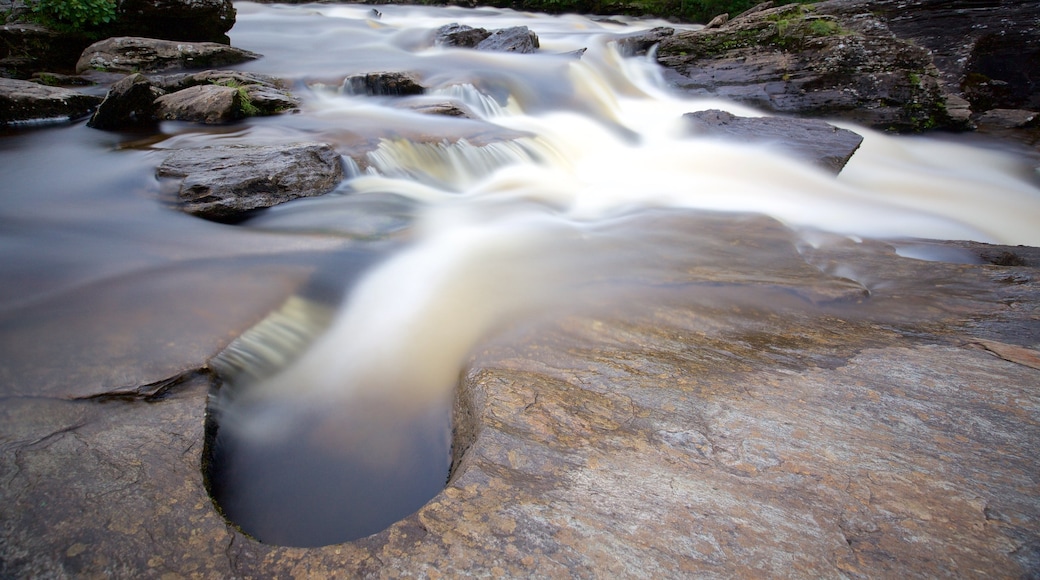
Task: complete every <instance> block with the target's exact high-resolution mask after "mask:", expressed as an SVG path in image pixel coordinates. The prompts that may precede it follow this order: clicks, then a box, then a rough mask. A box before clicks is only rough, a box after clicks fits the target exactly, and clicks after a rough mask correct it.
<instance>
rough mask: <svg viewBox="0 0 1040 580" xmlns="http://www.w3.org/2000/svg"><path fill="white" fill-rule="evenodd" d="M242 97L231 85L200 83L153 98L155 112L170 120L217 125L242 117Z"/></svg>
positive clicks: (158, 115)
mask: <svg viewBox="0 0 1040 580" xmlns="http://www.w3.org/2000/svg"><path fill="white" fill-rule="evenodd" d="M243 102H244V99H243V98H242V95H241V94H240V93H239V92H238V89H236V88H234V87H224V86H220V85H199V86H196V87H191V88H187V89H184V90H181V91H177V92H176V93H170V94H167V95H163V96H161V97H159V98H158V99H156V100H155V110H156V116H157V117H158V118H159V119H163V120H167V121H173V120H179V121H192V122H195V123H205V124H208V125H217V124H221V123H227V122H230V121H233V120H235V119H241V118H242V117H245V113H244V112H243V110H242V106H243Z"/></svg>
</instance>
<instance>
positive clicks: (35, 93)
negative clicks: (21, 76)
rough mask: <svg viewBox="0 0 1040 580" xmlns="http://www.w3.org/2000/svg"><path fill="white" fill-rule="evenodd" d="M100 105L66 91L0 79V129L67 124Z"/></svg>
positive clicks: (27, 82)
mask: <svg viewBox="0 0 1040 580" xmlns="http://www.w3.org/2000/svg"><path fill="white" fill-rule="evenodd" d="M100 102H101V99H100V98H99V97H97V96H94V95H85V94H83V93H80V92H77V91H74V90H70V89H64V88H59V87H48V86H45V85H41V84H38V83H34V82H29V81H21V80H15V79H5V78H0V125H12V124H27V123H55V122H67V121H70V120H74V119H79V118H81V117H85V116H87V115H89V114H90V113H91V111H93V110H94V108H95V107H97V105H98V103H100Z"/></svg>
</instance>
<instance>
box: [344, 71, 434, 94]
mask: <svg viewBox="0 0 1040 580" xmlns="http://www.w3.org/2000/svg"><path fill="white" fill-rule="evenodd" d="M343 88H344V90H346V91H348V92H350V93H353V94H356V95H389V96H395V97H396V96H405V95H421V94H423V93H424V92H425V91H426V88H425V87H423V86H422V85H421V84H420V83H419V77H418V76H416V75H414V74H411V73H402V72H377V73H367V74H363V75H355V76H352V77H348V78H347V79H346V80H345V81H343Z"/></svg>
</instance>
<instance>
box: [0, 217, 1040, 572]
mask: <svg viewBox="0 0 1040 580" xmlns="http://www.w3.org/2000/svg"><path fill="white" fill-rule="evenodd" d="M725 222H726V220H725V219H719V218H714V219H711V218H709V219H694V220H693V221H691V222H690V223H689V225H690V227H691V230H697V229H702V230H704V231H705V234H706V235H707V236H709V237H717V238H718V239H719V244H720V247H723V248H724V247H726V246H727V245H728V244H731V243H740V244H750V245H752V246H753V247H756V248H762V249H766V250H768V253H769V254H770V256H771V257H773V258H780V259H779V260H777V259H773V260H771V261H772V262H773V264H772V269H771V270H770V275H772V274H776V273H782V272H787V274H786V275H785V276H784V278H783V281H782V282H780V283H776V281H771V280H770V276H763V277H762V278H761V282H762V284H761V285H760V287H759V288H757V289H749V288H742V287H741V286H740V285H737V284H734V285H729V284H728V283H726V282H725V281H723V280H715V281H714V282H713V283H708V284H706V283H705V279H704V278H702V275H705V274H707V275H710V273H709V270H707V269H706V270H704V271H701V272H698V273H691V272H675V273H674V275H675V276H676V279H675V280H673V282H675V283H676V286H674V287H672V288H671V289H662V290H663V292H664V293H663V294H662V295H660V300H654V301H653V302H652V303H648V304H644V305H643V307H642V308H640V307H639V305H636V304H633V305H629V306H632V308H620V309H618V310H616V311H613V312H611V313H608V314H604V315H601V316H584V315H572V316H565V317H559V318H557V319H556V320H554V321H552V322H551V323H548V324H546V325H543V326H540V327H539V328H537V329H530V330H529V331H526V332H525V331H523V330H519V331H517V332H516V333H514V334H512V335H508V336H503V337H501V338H500V339H499V340H496V341H494V342H491V343H488V344H485V345H483V346H482V347H481V348H480V350H479V351H478V352H476V353H474V357H473V359H472V363H471V366H470V368H469V369H467V371H466V373H465V374H464V376H463V377H462V379H461V382H460V387H459V392H458V397H457V398H458V404H457V412H456V424H455V430H456V433H455V441H456V461H455V471H454V474H453V477H452V479H451V481H450V482H449V483H448V484H447V486H446V488H445V490H444V491H443V492H442V493H440V494H438V495H437V496H436V497H434V498H433V499H432V500H431V501H430V502H429V503H427V504H426V505H425V506H424V507H423V508H421V509H420V510H419V511H418V512H417V513H415V514H413V515H411V516H409V517H406V518H405V519H403V520H401V521H400V522H398V523H396V524H394V525H393V526H391V527H390V528H389V529H387V530H385V531H383V532H381V533H378V534H375V535H373V536H370V537H366V538H363V539H361V540H358V541H354V542H349V543H344V544H340V545H335V546H328V547H324V548H311V549H299V548H283V547H278V546H272V545H265V544H260V543H258V542H256V541H254V540H252V539H250V538H248V537H246V536H244V535H242V534H241V533H239V532H238V531H236V529H235V528H234V527H233V526H229V525H227V523H226V522H225V521H224V520H223V519H222V518H221V517H220V514H219V512H217V510H216V508H215V507H214V506H213V504H212V502H211V501H210V499H209V496H208V495H207V493H206V488H205V485H204V482H203V479H202V475H201V470H200V465H201V463H202V461H203V451H202V449H203V447H204V438H205V433H204V430H203V425H204V422H205V415H206V400H207V395H208V393H209V384H208V380H207V377H206V376H205V375H197V376H193V377H191V378H188V379H186V380H185V381H183V382H182V383H180V384H178V385H177V386H176V387H174V388H171V389H169V390H167V391H166V392H165V395H164V396H162V397H158V398H156V399H154V400H153V401H152V402H146V401H145V400H141V399H130V400H127V401H110V402H107V403H104V404H102V403H101V401H100V400H98V399H90V400H87V401H69V400H62V399H59V398H56V397H50V396H39V395H38V394H37V395H35V396H21V397H7V398H5V400H4V403H5V404H4V405H2V406H0V436H2V438H3V440H4V441H5V453H3V454H0V478H2V480H3V481H4V490H5V493H4V494H3V495H2V496H0V507H2V508H3V513H4V514H5V523H6V524H7V525H5V526H3V527H0V555H2V556H3V557H2V558H0V572H2V573H3V575H4V576H9V577H29V576H61V575H66V576H92V575H107V576H119V577H140V576H149V575H152V574H156V573H158V572H159V571H160V570H161V572H162V573H163V574H169V575H174V574H177V575H184V576H190V575H193V574H195V575H201V576H213V577H285V576H293V575H298V574H300V573H301V572H300V571H301V570H305V571H306V573H307V574H308V575H314V576H320V577H329V576H337V575H343V574H347V575H352V576H357V577H383V576H399V575H409V574H428V575H430V576H433V575H435V574H437V573H440V574H443V575H445V576H481V575H487V576H496V577H526V576H530V575H536V576H547V577H625V576H641V575H647V576H654V577H663V578H674V577H710V576H721V577H741V576H747V577H759V576H769V577H791V576H797V577H805V576H810V577H830V576H848V577H854V578H872V577H895V576H899V577H948V576H957V575H959V574H961V573H962V572H963V571H964V570H986V571H987V574H989V575H993V576H999V577H1028V576H1029V575H1030V574H1032V572H1033V571H1034V570H1036V569H1037V567H1038V566H1040V550H1038V549H1037V546H1038V545H1040V524H1038V522H1040V505H1038V503H1037V501H1036V497H1035V492H1034V490H1033V487H1034V486H1032V485H1030V482H1031V481H1033V479H1032V478H1033V477H1034V475H1035V473H1036V465H1037V464H1036V462H1037V460H1036V457H1035V456H1034V454H1032V453H1031V450H1032V449H1035V448H1036V445H1037V444H1038V443H1040V393H1038V392H1037V389H1036V384H1037V376H1038V375H1037V373H1038V371H1037V370H1036V368H1035V365H1036V364H1037V360H1040V359H1038V358H1037V352H1038V351H1037V347H1036V346H1037V345H1038V344H1040V336H1037V329H1036V325H1035V320H1032V319H1031V318H1030V317H1029V316H1023V313H1029V312H1035V310H1036V308H1037V306H1038V305H1040V294H1038V287H1037V285H1036V284H1032V283H1028V282H1026V283H1021V284H1009V283H1007V282H1004V281H1003V280H1005V279H1006V278H1007V277H1009V276H1012V277H1020V278H1024V279H1028V280H1032V279H1034V278H1035V277H1036V274H1037V271H1036V270H1035V269H1033V268H1029V267H1023V266H997V265H963V264H949V263H943V262H925V261H920V260H913V259H908V258H902V257H899V256H897V255H896V254H895V253H893V252H892V251H890V249H889V248H888V246H887V245H886V244H885V243H882V242H876V241H869V240H867V241H864V242H863V243H854V242H851V241H848V240H845V241H844V242H842V243H836V244H833V245H822V246H820V247H819V248H816V250H815V252H816V253H815V254H813V255H812V256H811V260H812V261H814V263H817V264H821V265H822V264H826V263H828V262H831V261H833V262H835V263H845V264H849V263H852V264H856V265H857V268H858V269H859V272H860V274H861V275H863V276H864V277H865V278H868V279H875V280H884V283H883V284H879V285H877V286H876V287H875V288H873V291H872V292H871V295H870V297H869V298H864V299H863V301H862V302H861V303H860V304H859V306H857V307H851V305H850V304H845V305H844V306H842V307H840V308H823V309H818V310H817V309H814V308H812V307H810V306H809V305H807V304H806V303H804V302H801V303H800V301H799V299H798V298H797V297H796V295H797V293H798V292H806V293H812V290H811V289H812V288H813V287H816V286H818V285H820V284H822V285H829V284H832V283H834V279H831V278H829V277H828V276H826V275H824V274H823V273H822V272H821V270H820V269H817V268H815V267H813V266H809V265H808V264H806V261H805V258H804V257H803V256H802V255H800V254H799V252H797V251H796V250H795V248H794V247H793V246H792V245H791V244H792V242H793V238H792V236H791V235H790V232H785V229H784V228H782V227H780V226H779V225H777V224H775V223H774V224H772V225H770V224H768V223H765V222H764V221H755V220H751V221H741V220H736V221H734V222H731V223H729V224H728V225H727V224H726V223H725ZM959 247H963V248H965V249H968V250H970V251H983V250H987V251H988V249H987V248H984V247H979V246H978V245H976V244H963V245H962V246H959ZM1032 250H1035V249H1030V251H1032ZM1024 253H1027V252H1024ZM746 254H747V252H745V251H742V252H741V255H746ZM756 267H757V264H744V265H740V264H737V263H734V262H732V261H731V268H737V269H738V270H739V269H743V268H747V269H748V271H752V270H754V268H756ZM715 271H716V272H718V271H719V269H718V268H716V269H715ZM733 271H734V270H732V269H731V270H729V272H730V273H732V272H733ZM813 272H815V273H813ZM146 278H147V277H146ZM268 278H269V276H268ZM174 279H176V278H174ZM200 279H201V280H202V281H203V282H204V281H207V280H208V281H209V283H211V284H213V283H214V281H215V280H218V279H221V277H220V276H218V275H211V276H205V277H202V278H200ZM260 279H261V280H262V279H263V277H261V278H260ZM730 281H731V282H732V281H733V280H732V279H731V280H730ZM257 283H258V282H257V281H254V282H253V284H257ZM199 285H201V284H191V285H189V286H188V288H189V289H190V288H194V287H196V286H199ZM160 287H161V286H160ZM246 287H247V288H248V287H249V284H246ZM260 287H266V286H265V285H264V284H262V283H261V284H260ZM792 290H793V291H795V295H794V296H793V295H792V294H790V292H791V291H792ZM745 291H751V292H752V294H753V295H757V296H759V297H761V296H763V295H764V296H770V297H773V298H775V299H776V300H775V301H773V303H772V304H769V303H763V302H755V301H749V302H746V303H735V302H733V301H732V300H731V298H734V297H735V296H736V295H738V294H739V293H740V292H745ZM759 291H762V292H764V294H757V293H758V292H759ZM705 292H706V293H708V294H712V293H714V296H716V297H719V298H723V300H722V301H721V302H714V301H712V300H705V297H706V295H705V294H704V293H705ZM246 294H248V292H247V293H246ZM186 304H187V305H186V308H187V310H188V311H191V312H194V310H195V309H196V308H198V307H201V306H205V305H207V304H208V302H207V301H206V300H201V302H200V301H199V299H196V300H193V301H191V302H188V303H186ZM778 307H779V308H778ZM153 310H162V309H153ZM53 316H54V319H55V328H54V334H55V337H60V335H61V329H62V328H63V327H62V323H65V322H67V321H66V320H65V318H66V317H64V316H59V315H57V314H54V315H53ZM171 318H176V317H171ZM198 320H199V321H205V320H208V318H206V317H203V316H200V317H199V319H198ZM168 336H169V335H168V334H164V335H162V336H160V337H159V338H161V339H163V340H165V339H166V338H167V337H168ZM10 340H11V343H12V344H14V343H15V341H17V340H18V338H17V337H13V336H12V337H11V338H10ZM22 342H23V343H24V340H23V341H22ZM40 342H44V343H45V342H46V341H40ZM5 344H6V343H5ZM23 347H24V345H23ZM4 352H7V351H6V350H5V351H4ZM58 352H61V351H58ZM65 352H69V351H65ZM199 356H200V360H199V362H198V363H197V364H199V365H202V364H203V358H204V356H205V355H203V354H200V355H199ZM12 368H14V367H12ZM76 376H77V377H78V380H77V381H56V382H55V385H59V387H60V388H64V389H69V388H72V387H76V388H81V389H88V388H89V387H90V386H91V385H90V383H93V382H94V381H95V380H96V379H95V378H94V375H93V374H88V375H82V374H79V373H77V375H76ZM16 378H17V376H16ZM22 383H23V382H22V381H20V380H15V381H14V382H11V381H10V380H8V381H6V382H5V383H4V388H5V389H10V388H11V387H12V386H13V385H21V384H22ZM70 383H76V384H75V385H73V384H70ZM80 383H82V384H80ZM59 387H56V388H59ZM24 388H25V389H31V387H30V386H25V387H24ZM6 392H7V391H5V393H6ZM25 392H27V393H31V392H32V391H31V390H26V391H25ZM58 392H60V391H58ZM48 394H51V393H48ZM933 554H942V557H932V556H930V555H933Z"/></svg>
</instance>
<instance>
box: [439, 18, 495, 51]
mask: <svg viewBox="0 0 1040 580" xmlns="http://www.w3.org/2000/svg"><path fill="white" fill-rule="evenodd" d="M489 36H491V32H489V31H488V30H487V29H484V28H473V27H472V26H467V25H465V24H458V23H452V24H445V25H444V26H441V27H440V28H438V29H437V30H436V31H435V32H434V39H433V42H434V44H437V45H439V46H454V47H457V48H476V46H477V45H478V44H480V43H481V42H483V41H484V39H485V38H487V37H489Z"/></svg>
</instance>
